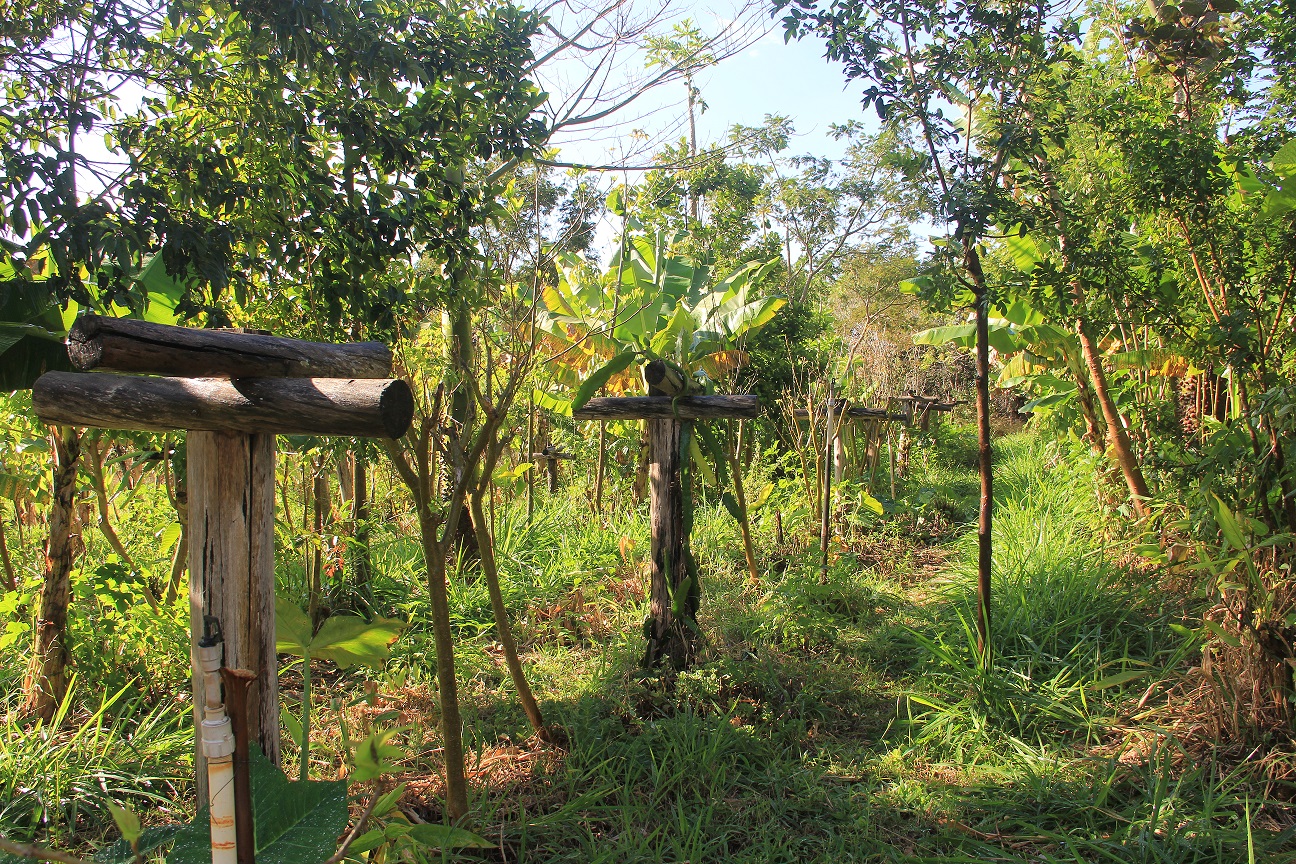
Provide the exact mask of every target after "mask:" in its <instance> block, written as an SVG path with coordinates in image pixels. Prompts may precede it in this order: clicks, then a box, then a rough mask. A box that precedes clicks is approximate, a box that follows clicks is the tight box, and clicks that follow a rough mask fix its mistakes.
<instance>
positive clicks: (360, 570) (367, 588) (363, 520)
mask: <svg viewBox="0 0 1296 864" xmlns="http://www.w3.org/2000/svg"><path fill="white" fill-rule="evenodd" d="M352 471H353V474H352V483H351V485H352V498H351V522H352V524H353V525H354V528H353V529H352V536H353V537H354V538H355V551H354V553H353V554H352V562H351V569H352V572H353V573H354V574H355V585H356V588H357V589H359V591H360V592H361V594H362V595H363V596H364V597H365V598H366V599H369V598H371V597H372V596H373V584H372V581H371V580H372V578H373V556H372V555H371V554H370V552H369V454H368V452H367V451H366V450H365V448H364V447H363V446H362V447H361V448H360V449H359V450H357V451H356V453H355V464H354V467H353V469H352Z"/></svg>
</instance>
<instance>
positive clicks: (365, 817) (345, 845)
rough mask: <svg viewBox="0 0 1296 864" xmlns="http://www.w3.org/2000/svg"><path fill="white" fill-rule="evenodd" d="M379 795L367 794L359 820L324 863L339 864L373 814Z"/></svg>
mask: <svg viewBox="0 0 1296 864" xmlns="http://www.w3.org/2000/svg"><path fill="white" fill-rule="evenodd" d="M381 797H382V796H381V795H379V794H378V793H377V792H374V794H373V795H370V796H369V803H368V804H367V805H366V806H365V810H364V813H362V814H360V821H359V822H357V823H356V824H355V827H354V828H352V829H351V833H350V834H348V835H347V837H346V839H345V840H343V841H342V845H341V846H339V847H338V851H337V852H335V853H333V857H332V858H330V859H328V860H327V861H325V862H324V864H341V861H342V859H343V858H345V857H346V853H347V850H348V849H350V848H351V844H352V843H354V842H355V841H356V838H357V837H359V836H360V832H361V831H363V830H364V827H365V824H366V823H367V822H368V821H369V817H370V816H372V815H373V811H374V807H376V806H377V804H378V799H379V798H381Z"/></svg>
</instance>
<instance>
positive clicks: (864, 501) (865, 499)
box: [859, 491, 886, 516]
mask: <svg viewBox="0 0 1296 864" xmlns="http://www.w3.org/2000/svg"><path fill="white" fill-rule="evenodd" d="M859 502H860V504H861V505H862V506H864V507H866V508H868V509H869V510H871V511H873V512H874V513H876V514H877V515H878V516H881V515H882V514H883V513H885V512H886V508H884V507H883V506H882V502H881V501H879V500H878V499H876V498H874V497H873V496H872V495H870V494H869V493H868V492H863V491H861V492H860V497H859Z"/></svg>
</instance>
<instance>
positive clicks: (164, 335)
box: [68, 315, 392, 378]
mask: <svg viewBox="0 0 1296 864" xmlns="http://www.w3.org/2000/svg"><path fill="white" fill-rule="evenodd" d="M68 357H69V358H70V359H71V360H72V365H73V366H75V367H76V368H77V369H80V370H82V371H88V370H90V369H100V370H111V371H114V372H139V373H143V374H148V375H172V376H175V377H178V378H387V377H389V376H390V375H391V369H392V355H391V349H390V348H388V347H387V346H386V345H384V344H382V343H381V342H355V343H351V344H349V345H332V344H329V343H326V342H305V341H302V340H301V339H287V338H284V337H281V336H270V335H267V334H265V333H259V332H249V331H246V330H197V329H194V328H191V327H171V326H169V325H166V324H151V323H149V322H147V321H134V320H131V319H128V318H104V317H102V316H100V315H82V316H81V317H80V318H78V319H77V320H76V323H74V324H73V325H72V329H71V330H69V331H68Z"/></svg>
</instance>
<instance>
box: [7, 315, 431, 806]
mask: <svg viewBox="0 0 1296 864" xmlns="http://www.w3.org/2000/svg"><path fill="white" fill-rule="evenodd" d="M68 356H69V357H70V358H71V360H72V362H73V365H74V366H75V367H76V368H78V369H81V370H82V371H83V372H86V371H89V370H92V369H111V370H115V371H117V372H131V373H138V374H134V375H115V374H108V373H104V372H95V373H93V374H82V373H76V372H47V373H46V374H44V375H42V376H41V377H40V378H39V379H38V380H37V381H36V383H35V385H34V386H33V387H32V405H33V407H34V408H35V411H36V415H37V416H38V417H39V418H40V419H41V420H42V421H44V422H46V423H63V424H69V425H74V426H94V427H98V428H102V429H131V430H147V431H169V430H187V431H188V433H189V434H188V436H187V440H188V460H187V461H188V490H189V506H188V518H189V536H190V541H189V608H190V644H191V648H192V649H194V650H193V662H194V664H195V666H194V677H193V683H194V717H195V722H194V728H195V729H197V728H200V725H201V721H202V715H201V710H202V705H203V701H204V700H203V692H202V687H203V683H202V682H203V678H202V670H201V669H199V668H197V665H196V663H197V650H196V648H197V644H198V640H199V639H200V638H201V636H202V633H203V624H204V616H213V617H215V618H216V620H217V621H218V622H219V624H220V629H221V632H222V634H223V636H224V639H225V645H224V648H225V655H224V664H225V666H226V667H229V668H233V669H246V670H248V671H250V672H252V673H253V674H255V676H256V682H255V683H254V684H253V686H252V689H251V691H250V692H249V694H248V700H249V702H248V704H249V706H251V707H250V709H249V712H248V713H249V715H250V716H249V725H250V730H249V731H250V735H251V736H252V737H254V738H255V739H256V740H257V741H258V743H259V744H260V745H261V749H262V751H263V752H264V753H265V754H266V755H267V756H268V757H269V758H270V759H272V760H273V761H275V762H276V763H278V761H279V685H278V674H277V664H276V660H275V614H274V600H275V597H274V590H275V579H274V514H275V496H274V478H275V435H339V436H348V437H372V438H398V437H400V436H401V435H403V434H404V433H405V430H406V429H408V428H409V424H410V421H411V420H412V419H413V414H414V396H413V393H412V392H411V391H410V388H409V385H407V384H406V383H405V382H404V381H400V380H396V379H392V378H391V377H390V376H391V368H392V359H391V351H390V350H389V349H388V348H387V347H386V346H385V345H383V344H381V343H377V342H366V343H353V344H348V345H330V344H325V343H319V342H305V341H302V340H299V339H286V338H281V337H276V336H270V335H266V334H263V333H252V332H247V331H242V330H197V329H192V328H186V327H171V326H166V325H161V324H150V323H147V322H144V321H133V320H124V319H115V318H102V317H100V316H97V315H84V316H82V317H81V318H79V319H78V320H77V322H76V323H75V324H74V325H73V327H72V330H71V332H70V333H69V334H68ZM146 376H166V377H146ZM205 763H206V760H205V758H204V757H203V754H202V748H201V747H198V756H197V759H196V765H195V767H196V769H197V778H198V786H199V801H200V802H202V801H204V800H205V799H206V788H205V786H206V782H205V781H206V778H207V770H206V764H205Z"/></svg>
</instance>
